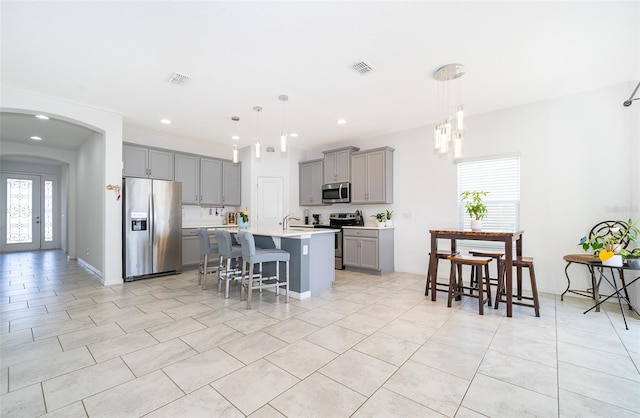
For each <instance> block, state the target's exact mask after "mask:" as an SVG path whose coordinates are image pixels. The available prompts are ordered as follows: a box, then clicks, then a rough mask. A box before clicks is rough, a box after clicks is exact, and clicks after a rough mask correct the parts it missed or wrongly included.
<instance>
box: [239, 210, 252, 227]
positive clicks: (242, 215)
mask: <svg viewBox="0 0 640 418" xmlns="http://www.w3.org/2000/svg"><path fill="white" fill-rule="evenodd" d="M236 219H237V220H238V228H240V229H247V227H248V226H249V211H248V210H245V211H244V212H238V217H237V218H236Z"/></svg>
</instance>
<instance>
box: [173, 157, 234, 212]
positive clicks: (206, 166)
mask: <svg viewBox="0 0 640 418" xmlns="http://www.w3.org/2000/svg"><path fill="white" fill-rule="evenodd" d="M175 180H176V181H181V182H182V203H185V204H189V203H191V204H199V205H220V206H222V205H227V206H239V205H240V164H233V163H232V162H228V161H223V160H217V159H214V158H204V157H199V156H197V155H186V154H176V156H175Z"/></svg>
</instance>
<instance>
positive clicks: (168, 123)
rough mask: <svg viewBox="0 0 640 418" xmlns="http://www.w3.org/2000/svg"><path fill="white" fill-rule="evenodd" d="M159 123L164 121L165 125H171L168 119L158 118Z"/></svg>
mask: <svg viewBox="0 0 640 418" xmlns="http://www.w3.org/2000/svg"><path fill="white" fill-rule="evenodd" d="M160 123H164V124H165V125H171V121H170V120H169V119H160Z"/></svg>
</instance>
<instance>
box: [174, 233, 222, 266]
mask: <svg viewBox="0 0 640 418" xmlns="http://www.w3.org/2000/svg"><path fill="white" fill-rule="evenodd" d="M209 241H210V242H211V243H212V244H213V243H214V242H216V237H215V235H214V234H213V231H209ZM199 264H200V240H199V239H198V229H197V228H183V229H182V269H183V270H184V269H187V268H197V267H198V265H199ZM211 264H212V263H209V265H211Z"/></svg>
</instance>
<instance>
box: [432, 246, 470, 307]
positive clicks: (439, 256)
mask: <svg viewBox="0 0 640 418" xmlns="http://www.w3.org/2000/svg"><path fill="white" fill-rule="evenodd" d="M455 254H458V252H457V251H456V252H454V253H452V252H450V251H438V252H437V253H436V272H435V278H434V280H436V290H437V291H439V292H448V291H449V284H448V283H440V282H438V281H437V278H438V262H439V261H440V260H448V259H449V256H451V255H455ZM429 264H431V253H429ZM430 267H431V266H430V265H429V266H427V285H426V286H425V289H424V295H425V296H429V289H431V276H429V270H430ZM460 268H462V267H460ZM438 286H440V288H439V287H438Z"/></svg>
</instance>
